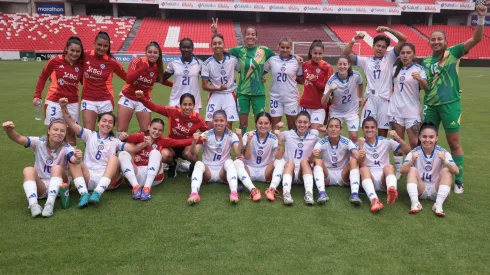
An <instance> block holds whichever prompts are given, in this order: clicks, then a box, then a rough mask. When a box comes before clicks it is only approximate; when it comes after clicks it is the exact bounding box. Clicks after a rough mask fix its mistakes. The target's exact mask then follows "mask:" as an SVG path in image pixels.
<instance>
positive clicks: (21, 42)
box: [0, 13, 135, 52]
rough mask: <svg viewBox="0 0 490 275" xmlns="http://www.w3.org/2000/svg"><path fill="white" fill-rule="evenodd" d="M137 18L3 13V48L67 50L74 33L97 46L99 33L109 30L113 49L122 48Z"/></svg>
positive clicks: (87, 45)
mask: <svg viewBox="0 0 490 275" xmlns="http://www.w3.org/2000/svg"><path fill="white" fill-rule="evenodd" d="M134 21H135V19H134V18H113V17H110V16H81V15H80V16H78V15H77V16H64V15H42V14H22V13H15V14H6V13H2V14H0V49H2V50H23V51H33V50H36V51H53V52H60V51H62V50H63V48H64V46H65V43H66V40H67V39H68V37H70V36H78V37H80V38H81V39H82V41H83V43H84V47H85V49H87V50H91V49H93V41H94V38H95V35H96V34H97V33H98V32H99V31H105V32H107V33H108V34H109V36H110V37H111V40H112V41H111V42H112V43H111V51H118V50H119V49H120V48H121V46H122V45H123V43H124V41H125V40H126V37H127V35H128V34H129V32H130V31H131V28H132V27H133V24H134Z"/></svg>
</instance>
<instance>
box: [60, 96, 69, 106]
mask: <svg viewBox="0 0 490 275" xmlns="http://www.w3.org/2000/svg"><path fill="white" fill-rule="evenodd" d="M58 103H59V104H60V107H61V108H66V105H68V98H66V97H62V98H60V100H58Z"/></svg>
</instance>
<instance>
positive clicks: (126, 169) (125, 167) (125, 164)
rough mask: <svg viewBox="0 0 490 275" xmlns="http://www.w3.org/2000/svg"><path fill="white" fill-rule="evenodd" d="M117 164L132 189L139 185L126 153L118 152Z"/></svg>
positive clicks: (128, 155) (129, 156) (129, 157)
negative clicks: (118, 163) (119, 164)
mask: <svg viewBox="0 0 490 275" xmlns="http://www.w3.org/2000/svg"><path fill="white" fill-rule="evenodd" d="M119 162H120V163H121V170H122V172H123V174H124V176H125V177H126V178H127V179H128V181H129V184H131V186H133V187H135V186H137V185H140V184H139V183H138V180H137V179H136V174H135V173H134V167H133V163H131V155H130V154H129V153H128V152H126V151H122V152H120V153H119ZM102 192H103V191H102Z"/></svg>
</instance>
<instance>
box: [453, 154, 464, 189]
mask: <svg viewBox="0 0 490 275" xmlns="http://www.w3.org/2000/svg"><path fill="white" fill-rule="evenodd" d="M453 160H454V163H456V165H457V166H458V168H459V174H457V175H456V180H459V181H461V182H463V166H464V154H462V155H461V156H453Z"/></svg>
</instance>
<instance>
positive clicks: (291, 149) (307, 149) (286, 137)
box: [281, 129, 319, 165]
mask: <svg viewBox="0 0 490 275" xmlns="http://www.w3.org/2000/svg"><path fill="white" fill-rule="evenodd" d="M318 134H319V133H318V131H317V130H314V129H311V130H309V131H308V132H307V133H306V135H305V136H304V137H300V136H298V134H297V133H296V130H289V131H284V132H281V139H282V140H283V141H284V146H285V151H284V159H285V160H286V161H290V160H292V161H294V164H295V165H299V163H300V161H301V160H302V159H308V158H309V157H310V156H311V153H312V152H313V148H314V147H315V144H316V143H317V142H318V139H319V137H318Z"/></svg>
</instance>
